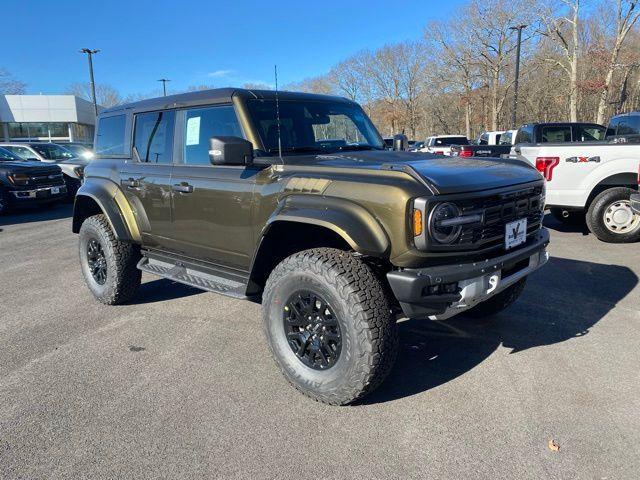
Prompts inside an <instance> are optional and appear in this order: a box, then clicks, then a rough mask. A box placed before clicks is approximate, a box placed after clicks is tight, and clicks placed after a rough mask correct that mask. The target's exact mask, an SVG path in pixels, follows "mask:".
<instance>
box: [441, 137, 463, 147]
mask: <svg viewBox="0 0 640 480" xmlns="http://www.w3.org/2000/svg"><path fill="white" fill-rule="evenodd" d="M468 144H469V140H467V137H437V138H436V139H435V142H434V145H435V146H436V147H445V146H449V145H468Z"/></svg>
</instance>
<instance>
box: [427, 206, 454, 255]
mask: <svg viewBox="0 0 640 480" xmlns="http://www.w3.org/2000/svg"><path fill="white" fill-rule="evenodd" d="M459 216H460V209H459V208H458V206H457V205H455V204H453V203H440V204H438V205H436V207H435V208H434V209H433V210H432V211H431V215H430V216H429V233H430V234H431V238H433V239H434V240H435V241H436V242H438V243H443V244H446V245H450V244H452V243H454V242H455V241H456V240H458V238H459V237H460V232H462V227H461V226H460V225H448V223H449V222H447V220H452V219H454V218H457V217H459Z"/></svg>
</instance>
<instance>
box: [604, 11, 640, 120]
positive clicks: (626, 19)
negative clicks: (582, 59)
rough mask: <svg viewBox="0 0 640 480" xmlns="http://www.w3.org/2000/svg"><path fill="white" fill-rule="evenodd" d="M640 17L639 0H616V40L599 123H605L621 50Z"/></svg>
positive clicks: (626, 80) (626, 79)
mask: <svg viewBox="0 0 640 480" xmlns="http://www.w3.org/2000/svg"><path fill="white" fill-rule="evenodd" d="M606 1H607V4H608V5H609V4H610V2H611V0H606ZM638 18H640V9H639V8H638V0H616V20H615V32H614V35H613V39H614V41H613V46H612V48H611V56H610V60H609V67H608V69H607V74H606V76H605V79H604V85H603V86H602V91H601V92H600V100H599V102H598V116H597V117H596V122H597V123H604V121H605V116H606V114H607V101H608V99H609V91H610V89H611V83H612V81H613V74H614V70H615V69H616V67H617V63H618V57H619V55H620V50H621V49H622V46H623V44H624V42H625V40H626V38H627V35H628V34H629V31H630V30H631V29H632V28H633V26H634V25H635V24H636V22H637V21H638ZM626 82H628V77H626V78H625V80H624V83H625V84H626Z"/></svg>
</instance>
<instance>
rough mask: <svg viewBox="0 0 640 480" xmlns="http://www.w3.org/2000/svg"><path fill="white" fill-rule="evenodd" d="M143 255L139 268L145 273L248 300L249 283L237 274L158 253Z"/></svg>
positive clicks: (144, 253)
mask: <svg viewBox="0 0 640 480" xmlns="http://www.w3.org/2000/svg"><path fill="white" fill-rule="evenodd" d="M142 255H143V257H142V259H141V260H140V261H139V262H138V265H137V266H138V269H140V270H142V271H143V272H148V273H152V274H154V275H158V276H160V277H164V278H166V279H168V280H173V281H174V282H179V283H184V284H185V285H189V286H191V287H195V288H200V289H202V290H208V291H210V292H215V293H221V294H223V295H227V296H229V297H234V298H242V299H244V298H247V297H246V295H245V292H246V288H247V282H246V281H245V280H244V279H243V278H242V277H241V276H239V275H237V274H231V273H229V272H224V271H214V269H213V268H207V267H203V266H200V265H196V264H192V263H190V262H187V261H183V260H178V259H174V258H172V257H169V256H164V255H161V254H158V253H156V252H153V253H152V252H148V251H143V252H142ZM229 277H236V278H229Z"/></svg>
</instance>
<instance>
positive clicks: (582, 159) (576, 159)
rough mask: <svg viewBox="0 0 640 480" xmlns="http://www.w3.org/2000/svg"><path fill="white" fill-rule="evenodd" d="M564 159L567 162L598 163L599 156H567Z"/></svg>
mask: <svg viewBox="0 0 640 480" xmlns="http://www.w3.org/2000/svg"><path fill="white" fill-rule="evenodd" d="M565 161H566V162H569V163H587V162H596V163H600V157H599V156H597V155H596V156H595V157H569V158H567V159H566V160H565Z"/></svg>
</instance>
